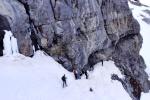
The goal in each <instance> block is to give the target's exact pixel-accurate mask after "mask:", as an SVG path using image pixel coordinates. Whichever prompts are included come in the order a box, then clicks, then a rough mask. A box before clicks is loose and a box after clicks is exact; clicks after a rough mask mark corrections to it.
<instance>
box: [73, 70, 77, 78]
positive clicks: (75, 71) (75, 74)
mask: <svg viewBox="0 0 150 100" xmlns="http://www.w3.org/2000/svg"><path fill="white" fill-rule="evenodd" d="M73 73H74V77H75V79H76V80H77V79H78V75H77V70H75V69H74V70H73Z"/></svg>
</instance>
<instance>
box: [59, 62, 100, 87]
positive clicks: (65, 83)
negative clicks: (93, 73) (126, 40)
mask: <svg viewBox="0 0 150 100" xmlns="http://www.w3.org/2000/svg"><path fill="white" fill-rule="evenodd" d="M101 63H102V66H103V60H101ZM73 74H74V77H75V80H77V79H81V76H82V75H85V77H86V79H88V78H89V74H88V72H87V70H86V69H82V70H81V72H80V73H79V72H78V71H77V69H76V67H75V66H74V67H73ZM61 79H62V82H63V85H62V86H63V88H64V87H67V86H68V85H67V82H66V80H67V77H66V75H65V74H64V75H63V76H62V77H61Z"/></svg>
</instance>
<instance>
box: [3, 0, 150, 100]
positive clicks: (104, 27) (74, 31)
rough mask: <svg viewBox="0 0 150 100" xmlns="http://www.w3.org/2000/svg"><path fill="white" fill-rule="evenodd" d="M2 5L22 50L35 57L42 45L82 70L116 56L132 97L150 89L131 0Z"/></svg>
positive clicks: (6, 0)
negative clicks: (129, 1)
mask: <svg viewBox="0 0 150 100" xmlns="http://www.w3.org/2000/svg"><path fill="white" fill-rule="evenodd" d="M0 8H1V9H0V15H1V16H3V17H5V18H6V19H7V21H8V22H9V25H7V27H10V28H11V31H12V32H13V33H14V35H15V37H16V38H17V39H18V46H19V51H20V53H22V54H24V55H26V56H32V55H34V52H33V47H34V48H35V50H38V49H42V50H44V51H45V52H47V53H48V54H49V55H51V56H52V57H53V58H54V59H55V60H56V61H58V62H59V63H61V64H62V65H63V66H64V67H65V68H66V69H67V70H69V71H72V70H73V69H76V70H77V71H78V72H79V73H80V72H81V70H82V69H83V68H84V69H87V70H88V69H90V68H91V67H92V66H93V65H94V64H96V63H98V62H99V61H101V60H113V61H114V62H115V64H116V66H117V67H118V68H119V69H120V71H121V72H122V74H123V75H125V79H122V82H125V84H127V85H126V86H124V88H125V89H126V91H127V92H128V93H129V94H130V96H131V97H132V98H133V100H139V94H140V93H141V92H148V90H149V89H150V82H149V81H148V75H147V74H146V73H145V71H144V69H145V68H146V65H145V63H144V60H143V58H142V57H141V56H140V55H139V51H140V48H141V45H142V37H141V35H140V33H139V32H140V27H139V24H138V22H137V21H136V20H135V19H134V18H133V16H132V12H131V11H130V9H129V7H128V1H127V0H0ZM1 16H0V18H1ZM6 23H7V22H6ZM0 28H1V27H0ZM0 30H2V29H0ZM135 83H136V85H137V86H138V89H137V87H136V86H135V85H134V84H135ZM139 87H140V89H139ZM138 93H139V94H138ZM137 94H138V95H137Z"/></svg>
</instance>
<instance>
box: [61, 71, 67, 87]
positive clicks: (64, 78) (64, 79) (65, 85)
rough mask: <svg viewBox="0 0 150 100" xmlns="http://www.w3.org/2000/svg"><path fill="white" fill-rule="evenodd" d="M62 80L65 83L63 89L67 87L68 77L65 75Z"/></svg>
mask: <svg viewBox="0 0 150 100" xmlns="http://www.w3.org/2000/svg"><path fill="white" fill-rule="evenodd" d="M61 79H62V81H63V88H64V87H67V82H66V79H67V77H66V76H65V74H64V75H63V76H62V77H61Z"/></svg>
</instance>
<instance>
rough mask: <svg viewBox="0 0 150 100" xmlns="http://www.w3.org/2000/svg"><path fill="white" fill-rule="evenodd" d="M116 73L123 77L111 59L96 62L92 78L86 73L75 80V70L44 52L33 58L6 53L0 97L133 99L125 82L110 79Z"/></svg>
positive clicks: (7, 99) (18, 99) (0, 60)
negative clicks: (65, 84) (124, 86)
mask: <svg viewBox="0 0 150 100" xmlns="http://www.w3.org/2000/svg"><path fill="white" fill-rule="evenodd" d="M112 73H116V74H118V75H119V76H120V77H123V76H121V74H120V72H119V70H118V69H117V68H116V67H115V66H114V64H113V62H111V61H109V62H104V66H103V67H102V66H101V63H99V64H97V65H95V71H93V72H90V76H89V79H88V80H87V79H85V77H84V76H83V77H82V79H81V80H75V79H74V76H73V74H72V73H70V72H68V71H66V70H65V69H64V68H63V67H62V66H61V65H60V64H58V63H57V62H56V61H54V60H53V59H52V58H51V57H49V56H46V55H44V54H43V52H41V51H38V52H36V53H35V56H34V57H33V58H28V57H24V56H23V55H19V54H18V55H15V56H11V57H7V56H5V57H1V58H0V80H1V82H0V100H120V99H121V100H131V99H130V97H129V95H128V94H127V93H126V91H125V90H124V89H123V87H122V85H121V83H119V82H118V81H112V80H111V79H110V77H111V74H112ZM63 74H66V76H67V83H68V87H66V88H62V81H61V76H62V75H63ZM90 87H91V88H92V89H93V90H94V91H93V92H90V91H89V88H90ZM122 97H123V98H122Z"/></svg>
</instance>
